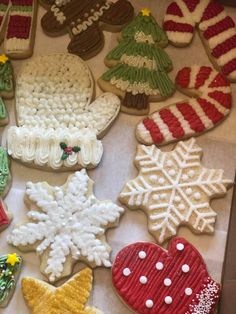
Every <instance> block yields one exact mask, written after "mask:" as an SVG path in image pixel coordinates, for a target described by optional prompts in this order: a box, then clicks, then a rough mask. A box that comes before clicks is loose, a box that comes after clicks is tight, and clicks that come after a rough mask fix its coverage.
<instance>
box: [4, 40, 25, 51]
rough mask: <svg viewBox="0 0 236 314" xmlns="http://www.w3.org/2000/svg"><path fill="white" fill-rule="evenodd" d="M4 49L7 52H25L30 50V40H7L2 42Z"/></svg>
mask: <svg viewBox="0 0 236 314" xmlns="http://www.w3.org/2000/svg"><path fill="white" fill-rule="evenodd" d="M4 48H5V50H6V51H8V52H14V51H15V52H18V51H25V50H28V49H29V48H30V39H20V38H15V37H14V38H9V39H6V40H5V41H4Z"/></svg>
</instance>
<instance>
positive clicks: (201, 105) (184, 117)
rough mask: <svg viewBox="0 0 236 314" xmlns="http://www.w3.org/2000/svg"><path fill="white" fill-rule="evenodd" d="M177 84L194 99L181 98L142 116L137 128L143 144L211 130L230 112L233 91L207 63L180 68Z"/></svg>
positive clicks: (174, 139) (170, 140)
mask: <svg viewBox="0 0 236 314" xmlns="http://www.w3.org/2000/svg"><path fill="white" fill-rule="evenodd" d="M175 81H176V86H177V88H179V90H180V91H181V92H183V93H186V94H188V92H189V93H190V94H192V95H194V94H195V97H194V98H190V99H189V100H185V101H180V102H178V103H175V104H173V105H170V106H168V107H165V108H163V109H161V110H159V111H156V112H154V113H153V114H152V115H150V116H149V117H146V118H144V119H143V120H142V121H141V122H140V123H139V124H138V125H137V129H136V136H137V138H138V140H139V141H140V142H141V143H143V144H147V145H150V144H158V145H160V144H161V145H163V144H167V143H169V142H174V141H177V140H180V139H183V138H187V137H190V136H198V135H200V134H202V133H203V132H206V131H208V130H211V129H212V128H214V127H215V126H217V125H218V124H219V123H220V122H222V121H223V120H224V119H225V118H226V117H227V116H228V114H229V113H230V111H231V106H232V93H231V88H230V83H229V81H228V80H227V79H226V78H224V77H223V76H222V75H221V74H220V73H219V72H217V71H216V70H213V69H212V68H211V67H206V66H192V67H185V68H183V69H181V70H180V71H179V72H178V73H177V76H176V79H175Z"/></svg>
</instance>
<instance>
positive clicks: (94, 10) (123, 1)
mask: <svg viewBox="0 0 236 314" xmlns="http://www.w3.org/2000/svg"><path fill="white" fill-rule="evenodd" d="M133 15H134V9H133V7H132V5H131V4H130V2H129V1H127V0H118V1H117V2H115V3H112V2H110V1H107V0H87V1H81V0H79V1H78V0H72V1H69V2H68V3H67V4H65V5H57V4H56V2H55V4H53V5H52V6H51V8H50V10H49V11H48V12H47V13H46V14H45V15H44V16H43V17H42V20H41V25H42V28H43V30H44V32H45V33H46V34H47V35H49V36H52V37H54V36H60V35H62V34H65V33H66V32H69V34H70V36H71V42H70V44H69V46H68V51H69V52H71V53H74V54H77V55H79V56H80V57H82V58H83V59H89V58H91V57H93V56H95V55H96V54H97V53H99V52H100V51H101V50H102V48H103V46H104V35H103V33H102V30H104V29H105V30H107V31H111V32H119V31H120V30H121V29H122V28H123V27H124V26H125V25H126V24H127V23H129V22H130V21H131V20H132V18H133Z"/></svg>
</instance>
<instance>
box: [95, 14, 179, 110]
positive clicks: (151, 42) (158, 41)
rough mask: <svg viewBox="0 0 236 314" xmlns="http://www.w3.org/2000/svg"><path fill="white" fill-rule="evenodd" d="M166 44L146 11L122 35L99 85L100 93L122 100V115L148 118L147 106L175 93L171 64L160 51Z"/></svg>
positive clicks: (164, 37)
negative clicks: (124, 113)
mask: <svg viewBox="0 0 236 314" xmlns="http://www.w3.org/2000/svg"><path fill="white" fill-rule="evenodd" d="M167 44H168V39H167V36H166V34H165V32H164V31H163V30H162V29H161V27H160V26H159V25H158V24H157V22H156V20H155V19H154V17H153V16H152V15H151V12H150V11H149V10H148V9H143V10H141V12H140V13H139V14H138V16H137V17H136V18H135V19H134V20H133V22H131V23H130V24H129V25H128V26H127V27H126V28H124V30H123V31H122V38H121V40H120V42H119V44H118V46H117V47H115V48H114V49H113V50H112V51H111V52H110V53H109V54H108V55H107V56H106V58H105V64H106V65H107V66H108V67H111V69H109V70H108V71H106V72H105V73H104V74H103V75H102V77H101V78H100V79H99V80H98V84H99V86H100V87H101V89H102V90H104V91H112V92H113V93H115V94H116V95H118V96H120V97H122V98H123V102H122V107H121V110H122V111H123V112H126V113H130V114H136V115H143V114H147V113H148V112H149V102H152V101H153V102H156V101H161V100H163V99H165V98H168V97H170V96H171V95H172V94H173V93H174V91H175V86H174V83H173V82H172V81H171V80H170V78H169V76H168V74H167V72H169V71H170V70H171V69H172V62H171V60H170V58H169V56H168V55H167V53H166V52H165V51H164V50H163V47H165V46H166V45H167Z"/></svg>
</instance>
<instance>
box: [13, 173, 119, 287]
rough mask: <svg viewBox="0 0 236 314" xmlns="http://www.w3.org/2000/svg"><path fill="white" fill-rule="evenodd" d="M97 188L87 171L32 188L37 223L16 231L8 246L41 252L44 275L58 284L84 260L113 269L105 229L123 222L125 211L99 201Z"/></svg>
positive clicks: (32, 210)
mask: <svg viewBox="0 0 236 314" xmlns="http://www.w3.org/2000/svg"><path fill="white" fill-rule="evenodd" d="M92 188H93V181H92V180H91V179H90V178H89V177H88V175H87V173H86V171H85V170H81V171H80V172H76V173H74V174H73V175H71V176H69V178H68V180H67V183H66V184H65V185H63V186H61V187H52V186H50V185H48V184H47V183H46V182H39V183H36V184H34V183H32V182H28V183H27V185H26V197H27V202H28V204H29V208H30V211H29V213H28V215H27V216H28V218H29V219H30V220H31V222H28V223H25V224H23V225H21V226H18V227H16V228H15V229H14V230H13V231H12V233H11V234H10V235H9V236H8V242H9V243H12V244H13V245H14V246H17V247H19V248H20V249H22V250H24V251H25V250H28V251H30V250H32V249H35V250H36V252H37V254H38V255H39V256H40V260H41V271H42V272H43V273H44V274H45V276H47V277H48V278H49V280H50V281H52V282H53V281H56V280H58V279H60V278H61V277H64V276H67V275H69V274H70V273H71V271H72V265H73V264H74V263H75V262H76V261H78V260H81V261H85V262H86V263H88V264H89V265H91V266H92V267H96V266H105V267H110V266H111V263H110V260H109V253H110V251H111V248H110V247H109V246H108V244H107V243H106V238H105V230H106V229H108V228H110V227H113V226H114V225H115V224H116V223H117V222H118V220H119V217H120V215H121V214H122V213H123V211H124V210H123V208H121V207H119V206H117V205H115V204H113V203H112V202H111V201H99V200H97V199H96V198H95V196H94V195H93V194H92V193H93V191H92Z"/></svg>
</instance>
